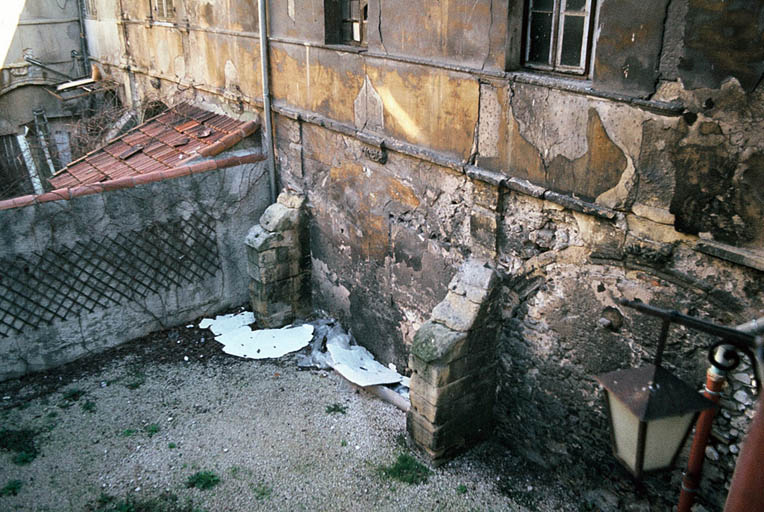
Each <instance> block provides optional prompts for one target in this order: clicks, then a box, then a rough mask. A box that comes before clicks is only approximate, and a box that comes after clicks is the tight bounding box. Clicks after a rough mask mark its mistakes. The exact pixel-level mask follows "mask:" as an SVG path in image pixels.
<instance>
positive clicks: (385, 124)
mask: <svg viewBox="0 0 764 512" xmlns="http://www.w3.org/2000/svg"><path fill="white" fill-rule="evenodd" d="M269 4H270V6H269V7H270V14H269V22H270V24H269V26H270V29H269V30H270V32H269V45H270V49H269V55H270V62H271V66H270V73H271V76H270V82H271V90H272V97H273V103H274V107H273V110H274V124H275V144H276V149H277V156H278V167H279V178H280V181H281V185H283V186H287V187H289V188H292V189H295V190H297V191H299V192H302V193H304V194H305V195H306V196H307V199H308V201H307V204H306V208H307V211H308V213H309V215H310V219H311V221H310V226H311V229H310V231H311V254H312V264H313V268H312V280H313V297H314V306H315V307H316V308H318V309H320V310H324V311H326V312H327V313H328V314H331V315H333V316H337V317H339V318H340V319H342V321H343V322H344V323H345V324H346V325H348V326H349V327H350V328H351V329H352V331H353V334H354V335H355V337H356V338H357V339H358V340H359V341H360V342H361V343H362V344H364V345H365V346H367V347H368V348H369V349H370V350H371V351H372V352H373V353H374V355H375V356H376V357H377V358H378V359H380V360H381V361H383V362H384V363H391V362H392V363H394V364H396V365H397V366H398V368H399V369H405V368H406V365H407V357H408V354H409V350H410V346H411V342H412V341H413V337H414V334H415V333H416V331H417V330H418V329H419V327H421V325H422V324H423V323H424V322H425V321H426V320H427V319H428V318H429V317H430V314H431V312H432V309H433V308H434V307H435V305H437V304H438V303H439V302H440V301H441V300H442V299H443V298H444V297H445V296H446V293H447V284H448V282H449V281H450V280H451V278H452V277H453V275H454V274H455V273H456V269H457V268H458V267H459V265H460V264H461V263H462V262H463V261H464V260H465V259H467V258H468V257H469V256H471V255H477V256H479V257H481V258H489V259H493V260H495V262H496V263H497V267H498V269H499V270H500V272H501V273H502V274H503V276H504V277H503V279H502V287H503V290H504V293H503V294H502V298H501V299H500V301H501V304H500V305H501V306H502V308H503V310H504V318H503V321H504V335H503V337H502V341H501V343H500V353H499V354H497V357H498V359H499V360H500V363H501V364H500V368H499V388H498V397H497V407H496V411H495V413H496V419H497V420H498V423H499V427H500V428H499V430H498V432H499V433H500V435H502V436H503V437H504V438H505V439H507V441H508V446H510V447H511V449H512V450H516V451H519V452H521V453H523V454H524V460H531V461H536V463H537V464H538V465H539V467H541V468H542V469H543V470H545V471H546V470H548V469H549V467H550V466H554V465H555V464H556V465H557V466H559V467H560V468H565V469H566V470H569V471H570V474H579V475H580V477H577V478H578V480H576V481H575V483H574V487H575V488H578V489H581V493H582V499H583V495H584V494H585V493H586V492H589V491H591V492H593V493H594V494H592V495H597V492H598V491H600V490H601V489H598V488H590V486H593V485H595V482H596V478H597V473H596V472H595V471H594V470H593V469H592V468H593V467H597V468H602V467H612V468H615V465H614V464H613V463H612V462H609V461H611V458H610V455H609V453H608V447H607V441H606V440H607V431H606V429H605V418H604V413H603V410H602V407H601V405H600V401H599V395H598V392H597V391H596V388H595V385H594V381H593V380H592V379H591V376H592V375H594V374H597V373H602V372H605V371H608V370H612V369H615V368H623V367H627V366H630V365H633V364H636V363H638V362H640V361H643V360H649V359H650V357H651V355H652V353H653V350H654V344H655V339H656V332H655V331H656V327H655V326H654V325H653V323H651V322H650V321H649V320H648V319H645V318H641V317H639V316H637V315H634V314H633V313H632V312H629V311H624V310H622V309H621V308H620V307H618V306H616V305H615V300H616V299H618V298H620V297H621V296H627V297H629V298H636V297H639V298H641V299H642V300H645V301H650V302H654V303H657V304H658V305H662V306H666V307H677V308H678V309H681V310H683V311H684V312H687V313H689V314H696V315H699V316H702V317H704V318H708V319H711V320H715V321H717V322H720V323H724V324H727V325H734V324H737V323H742V322H743V321H746V320H749V319H751V318H753V317H755V316H761V314H762V311H763V310H762V308H763V307H764V298H763V294H762V272H764V261H763V260H762V239H764V225H763V224H762V223H761V218H762V213H763V212H762V208H763V206H762V205H763V204H764V198H762V193H761V191H762V190H764V187H762V180H763V179H764V178H763V176H764V165H763V162H764V161H763V160H762V158H761V155H762V154H764V135H762V134H764V129H762V128H764V126H762V124H763V123H764V112H762V108H763V107H762V105H764V101H762V95H764V87H763V86H762V85H761V76H762V71H763V68H762V62H763V61H764V58H763V56H762V54H761V51H762V50H761V48H764V45H762V44H761V43H762V37H763V36H762V33H763V31H762V29H761V27H760V24H759V25H757V23H756V22H755V21H754V20H758V19H760V18H761V16H762V13H763V12H764V6H762V4H761V3H760V2H753V1H750V2H745V1H744V2H722V1H721V0H645V1H643V2H640V3H639V4H635V3H628V5H625V4H626V3H624V2H615V1H613V0H603V1H601V2H596V5H597V11H596V16H595V18H594V25H593V31H592V38H593V50H592V52H593V54H592V55H593V56H592V59H591V62H590V70H589V73H588V74H586V75H584V76H582V77H572V78H571V77H568V78H564V77H561V76H560V75H552V74H544V73H540V72H536V71H531V70H528V69H524V68H523V67H522V66H521V61H522V59H521V57H522V38H523V11H524V2H522V1H520V0H504V1H501V0H493V1H492V0H477V1H475V2H462V1H457V0H443V1H441V2H429V1H425V0H417V1H409V2H403V1H390V2H387V1H385V2H382V1H380V0H371V1H369V10H368V25H367V26H368V38H367V39H368V46H367V47H365V48H362V47H361V48H359V47H358V46H342V45H335V44H326V38H325V31H326V23H328V22H330V21H331V20H327V18H326V15H327V12H328V11H325V9H324V7H323V2H313V1H311V2H308V1H307V0H288V1H283V2H281V1H280V2H269ZM176 11H177V13H176V15H175V17H174V18H173V19H172V20H169V21H168V20H164V21H160V20H156V19H153V18H149V12H148V11H147V7H145V6H144V3H125V4H124V12H116V13H113V14H111V15H110V16H113V19H114V22H113V24H111V25H110V24H109V23H106V22H104V24H103V26H104V27H105V26H113V25H116V26H117V27H118V30H116V31H115V33H116V34H117V36H118V38H119V47H120V48H121V53H120V54H119V55H115V54H110V53H104V54H101V55H96V57H95V58H96V59H98V61H99V62H100V63H101V64H103V66H104V68H105V70H106V72H107V73H110V74H111V75H112V76H114V77H118V78H119V79H120V80H121V81H122V82H123V83H124V84H126V90H125V96H126V97H133V98H140V97H142V96H146V95H150V94H153V93H154V92H156V91H157V90H159V91H173V92H174V91H177V90H179V89H182V90H184V91H185V93H184V94H186V95H187V96H192V97H195V98H196V99H197V100H200V101H201V100H203V101H207V102H213V103H218V104H219V105H220V106H221V107H222V108H224V109H226V110H227V111H228V112H231V113H233V114H238V113H240V112H242V111H258V110H260V109H261V105H262V102H261V99H260V96H261V84H262V80H261V77H260V74H259V72H258V70H259V52H260V49H259V40H258V38H257V36H258V34H257V26H258V24H257V12H256V8H255V5H254V3H253V2H246V1H244V0H204V1H202V0H187V1H185V2H176ZM97 37H101V38H102V39H104V38H105V36H103V35H98V36H97ZM105 39H108V38H105ZM128 43H129V44H128ZM602 318H604V319H605V320H606V321H602V322H601V321H600V320H601V319H602ZM618 323H620V324H621V325H620V327H619V328H615V327H614V329H615V330H612V331H611V330H609V329H606V328H604V327H601V325H603V324H608V325H611V326H615V325H616V324H618ZM708 341H709V340H706V339H704V338H703V337H701V336H696V335H694V334H691V333H688V332H685V331H683V330H681V329H677V332H676V333H673V332H672V337H671V338H670V345H669V351H668V353H667V354H666V358H665V359H666V361H667V365H671V366H676V369H677V371H678V373H679V374H680V375H681V376H682V377H684V378H686V379H687V380H688V381H689V382H691V383H692V384H693V385H699V384H700V382H701V380H702V377H703V375H702V374H703V370H704V367H705V363H704V361H703V357H704V354H703V349H702V346H703V345H704V344H707V342H708ZM740 373H741V374H745V373H746V371H745V370H744V369H743V370H741V372H740ZM740 379H742V380H745V379H746V377H742V376H741V377H740ZM732 382H733V383H734V384H735V386H737V385H740V380H734V379H733V381H732ZM734 391H739V390H738V389H734ZM733 395H734V393H731V394H729V395H728V396H727V398H725V400H728V402H727V409H725V410H726V414H727V415H729V416H730V417H729V418H726V416H723V417H724V419H723V420H722V421H721V422H720V423H719V424H718V425H719V426H720V432H719V433H718V436H717V437H718V439H726V438H729V439H728V440H725V441H724V442H723V443H722V441H719V440H718V439H717V440H716V441H714V442H715V443H717V445H716V446H715V447H714V450H715V451H716V453H717V455H718V458H717V460H716V461H713V462H714V464H712V465H711V466H710V467H712V468H714V469H711V470H709V477H710V478H711V481H713V482H715V481H719V482H722V481H725V480H726V478H727V476H728V474H729V469H730V467H731V465H732V464H734V457H733V456H731V455H728V454H727V453H725V452H729V453H732V452H734V448H732V447H733V446H736V443H737V441H738V440H739V434H740V433H741V432H742V431H744V430H745V429H744V428H743V427H744V426H745V424H746V421H745V419H740V418H744V417H745V415H746V414H748V413H747V412H744V411H741V410H739V408H738V405H741V404H740V403H735V402H734V401H733V399H732V398H730V397H732V396H733ZM735 408H738V410H737V411H733V409H735ZM746 411H747V410H746ZM733 412H734V414H733ZM725 421H726V422H728V423H729V426H730V427H731V429H728V428H726V427H727V425H726V423H725ZM733 432H736V433H737V434H735V435H732V434H731V433H733ZM725 436H726V438H725ZM728 443H729V444H728ZM581 460H584V461H595V462H597V463H598V464H599V465H597V466H591V465H587V464H579V465H578V466H576V467H578V469H571V468H569V465H570V464H568V463H569V462H571V461H572V462H577V461H581ZM572 462H571V463H572ZM553 463H554V464H553ZM560 471H562V469H560ZM613 474H614V476H613V480H609V482H610V483H609V484H607V485H609V486H610V487H607V489H611V490H612V489H617V490H618V489H620V490H622V488H623V487H624V485H625V486H626V487H628V484H622V483H618V482H625V481H626V479H625V478H624V477H623V474H622V473H618V470H616V469H613ZM666 479H668V480H670V479H671V477H670V476H665V474H664V476H655V477H652V479H651V480H650V482H651V483H650V484H649V485H653V486H658V487H660V485H663V483H664V480H666ZM714 479H715V480H714ZM602 485H603V486H604V485H606V484H602ZM658 487H656V489H657V488H658ZM706 487H708V485H707V484H704V488H706ZM717 487H718V486H717ZM722 488H723V486H722V487H719V489H720V490H719V491H718V492H717V493H716V494H715V495H714V496H713V497H712V499H711V501H709V502H707V503H709V505H710V504H711V503H712V502H713V500H716V501H715V502H716V503H718V501H719V500H720V499H722V498H721V497H722V496H723V494H724V491H722V490H721V489H722ZM666 489H668V487H667V488H666ZM666 489H663V490H662V491H661V492H658V491H656V492H653V493H652V494H651V493H648V494H647V495H645V496H642V497H640V498H639V499H637V500H636V501H638V502H640V500H641V502H644V501H645V500H648V501H649V500H658V502H660V499H658V498H656V496H659V495H664V496H671V495H672V492H673V491H668V490H666ZM663 491H665V492H663ZM607 492H610V491H607ZM619 492H620V491H619ZM624 492H626V491H624ZM600 494H601V493H600ZM617 499H618V498H616V501H617ZM667 499H669V498H667ZM660 503H662V502H660Z"/></svg>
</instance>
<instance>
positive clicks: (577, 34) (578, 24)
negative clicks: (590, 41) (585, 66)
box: [560, 16, 584, 66]
mask: <svg viewBox="0 0 764 512" xmlns="http://www.w3.org/2000/svg"><path fill="white" fill-rule="evenodd" d="M583 39H584V17H583V16H565V25H564V26H563V33H562V54H561V55H560V64H562V65H563V66H580V65H581V45H582V42H583Z"/></svg>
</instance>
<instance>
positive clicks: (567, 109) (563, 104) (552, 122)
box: [512, 85, 590, 162]
mask: <svg viewBox="0 0 764 512" xmlns="http://www.w3.org/2000/svg"><path fill="white" fill-rule="evenodd" d="M589 106H590V103H589V100H588V99H587V98H585V97H582V96H579V95H577V94H570V93H566V92H563V91H557V90H554V89H547V88H544V87H535V86H524V85H518V86H516V87H515V95H514V96H513V98H512V112H513V113H514V116H515V119H516V120H517V122H518V125H519V128H520V130H519V131H520V135H522V137H523V138H524V139H525V140H527V141H528V142H529V143H530V144H531V145H533V146H534V147H536V148H537V149H538V150H539V151H540V152H541V155H542V156H543V158H544V160H545V161H547V162H550V161H552V160H553V159H554V158H555V157H557V156H563V157H565V158H567V159H568V160H575V159H577V158H580V157H581V156H583V155H584V154H585V153H586V152H587V150H588V144H587V141H586V132H587V123H588V111H589Z"/></svg>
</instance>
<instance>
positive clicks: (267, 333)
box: [199, 311, 313, 359]
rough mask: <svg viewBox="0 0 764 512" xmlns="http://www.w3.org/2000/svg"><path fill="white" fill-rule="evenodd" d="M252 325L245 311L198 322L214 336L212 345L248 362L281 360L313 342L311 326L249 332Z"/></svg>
mask: <svg viewBox="0 0 764 512" xmlns="http://www.w3.org/2000/svg"><path fill="white" fill-rule="evenodd" d="M254 321H255V317H254V315H253V314H252V313H251V312H249V311H245V312H243V313H238V314H231V315H222V316H218V317H215V319H214V320H213V319H209V318H205V319H203V320H202V321H201V322H199V327H201V328H202V329H206V328H207V327H209V328H210V330H211V331H212V332H213V333H214V334H215V341H217V342H219V343H222V344H223V352H225V353H226V354H231V355H234V356H238V357H246V358H248V359H268V358H275V357H281V356H283V355H286V354H288V353H290V352H295V351H297V350H300V349H301V348H303V347H305V346H306V345H307V344H308V343H310V340H311V339H313V326H312V325H307V324H306V325H299V326H293V327H284V328H282V329H259V330H257V331H253V330H252V329H251V328H250V327H249V326H250V324H252V323H253V322H254Z"/></svg>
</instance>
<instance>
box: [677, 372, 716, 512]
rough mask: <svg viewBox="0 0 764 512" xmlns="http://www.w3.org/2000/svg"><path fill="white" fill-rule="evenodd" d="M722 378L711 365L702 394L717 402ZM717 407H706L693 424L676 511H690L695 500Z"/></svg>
mask: <svg viewBox="0 0 764 512" xmlns="http://www.w3.org/2000/svg"><path fill="white" fill-rule="evenodd" d="M724 379H725V372H721V371H719V370H718V369H717V368H715V367H713V366H712V367H711V368H709V369H708V371H707V372H706V388H705V390H704V391H703V396H705V397H706V398H708V399H709V400H711V401H712V402H714V403H715V404H718V403H719V398H720V396H721V390H722V386H723V385H724ZM717 409H718V407H714V408H713V409H707V410H705V411H703V412H701V413H700V416H699V417H698V422H697V424H696V425H695V436H694V437H693V438H692V448H691V449H690V458H689V460H688V461H687V471H685V473H684V475H683V476H682V491H681V492H680V494H679V506H678V508H677V512H690V508H691V507H692V504H693V502H694V501H695V494H696V493H697V492H698V488H699V487H700V478H701V475H702V472H703V461H704V459H705V457H706V445H707V444H708V438H709V436H710V435H711V425H712V424H713V422H714V416H716V411H717Z"/></svg>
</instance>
